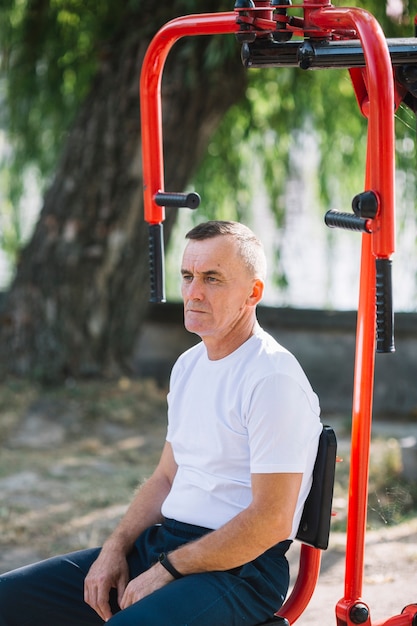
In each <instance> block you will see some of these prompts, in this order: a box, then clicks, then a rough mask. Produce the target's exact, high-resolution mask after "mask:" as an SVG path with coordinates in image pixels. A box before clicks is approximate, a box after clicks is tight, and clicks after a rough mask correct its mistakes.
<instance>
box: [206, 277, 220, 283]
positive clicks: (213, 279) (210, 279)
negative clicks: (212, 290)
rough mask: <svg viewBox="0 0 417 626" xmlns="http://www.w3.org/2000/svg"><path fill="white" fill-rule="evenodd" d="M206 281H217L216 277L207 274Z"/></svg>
mask: <svg viewBox="0 0 417 626" xmlns="http://www.w3.org/2000/svg"><path fill="white" fill-rule="evenodd" d="M206 281H207V282H208V283H217V282H218V279H217V278H216V277H215V276H207V277H206Z"/></svg>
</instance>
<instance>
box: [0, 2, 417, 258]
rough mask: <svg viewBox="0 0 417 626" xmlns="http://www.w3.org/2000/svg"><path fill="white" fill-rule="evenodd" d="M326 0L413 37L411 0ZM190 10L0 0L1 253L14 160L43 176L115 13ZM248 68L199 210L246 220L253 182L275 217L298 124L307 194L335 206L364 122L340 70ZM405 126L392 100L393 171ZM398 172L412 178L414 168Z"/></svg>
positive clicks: (355, 165)
mask: <svg viewBox="0 0 417 626" xmlns="http://www.w3.org/2000/svg"><path fill="white" fill-rule="evenodd" d="M209 4H210V3H207V5H209ZM335 4H336V5H337V6H345V5H347V4H348V5H349V6H360V7H363V8H364V9H366V10H368V11H369V12H370V13H372V14H373V15H375V17H376V18H377V19H378V20H379V21H380V23H381V25H382V26H383V29H384V32H385V34H386V35H387V36H388V37H399V36H412V35H413V18H414V14H416V13H417V0H404V2H403V14H402V15H400V16H396V19H390V18H388V17H387V15H386V3H385V2H383V1H381V0H349V3H347V2H345V1H344V0H337V1H336V2H335ZM232 8H233V2H230V1H229V0H224V2H221V1H219V2H217V3H216V9H215V10H231V9H232ZM202 10H210V7H208V8H206V7H202V6H201V3H199V2H198V1H197V0H173V2H171V3H170V5H169V6H168V7H166V6H165V7H162V6H161V4H157V3H155V2H153V0H118V1H117V2H114V1H113V2H112V1H111V0H101V1H100V2H97V1H96V0H3V1H2V3H1V6H0V104H1V106H0V129H4V131H5V132H6V133H7V141H8V143H9V144H10V145H11V146H12V151H11V152H10V153H8V154H7V155H6V157H5V162H4V164H3V165H4V167H3V172H5V173H4V174H3V175H2V180H1V181H0V184H2V187H3V188H7V194H6V195H7V196H8V198H7V202H6V209H7V211H8V212H9V215H10V218H9V220H8V224H9V226H8V232H5V229H4V226H3V231H4V232H3V245H5V246H6V247H7V248H8V249H9V250H10V251H12V250H16V248H17V247H18V245H19V240H20V238H21V233H20V230H19V229H20V226H19V219H20V218H19V213H18V210H17V208H16V207H18V200H19V198H20V197H21V195H22V190H23V174H24V172H25V169H26V168H27V167H28V166H36V168H37V169H38V171H39V173H40V181H41V182H44V181H46V180H48V177H49V176H50V175H51V173H52V172H53V170H54V167H55V164H56V161H57V156H58V154H59V151H60V149H61V148H62V145H63V142H64V140H65V136H66V133H67V131H68V129H69V127H70V125H71V122H72V120H73V119H74V116H75V115H76V113H77V110H78V108H79V106H80V103H81V102H82V101H83V99H84V98H85V97H86V95H87V94H88V92H89V89H90V86H91V82H92V80H93V77H94V75H95V73H96V70H97V67H98V65H99V63H100V61H101V60H102V59H103V58H104V57H105V56H106V54H107V53H108V49H109V42H110V41H112V38H114V36H115V34H116V33H117V32H118V29H120V27H121V25H122V23H123V21H124V20H125V19H126V18H127V16H129V15H131V16H132V15H134V16H135V18H136V19H138V18H140V19H138V29H139V28H141V29H144V32H145V31H146V33H147V34H148V35H149V36H150V35H151V34H152V33H153V32H155V30H156V28H157V27H158V25H161V24H163V23H164V22H165V21H167V20H168V19H170V18H171V17H174V16H175V15H183V14H186V13H192V12H200V11H202ZM212 10H213V9H212ZM141 32H142V31H141ZM232 51H233V53H234V54H236V43H235V41H234V38H233V37H219V38H213V44H212V45H209V48H208V51H207V54H206V56H205V64H206V66H207V67H209V68H212V67H219V65H220V66H221V64H222V62H224V59H225V58H227V57H229V58H230V54H231V53H232ZM185 53H187V48H186V46H185V47H184V54H185ZM191 56H192V55H191ZM193 71H198V68H193V69H192V70H190V76H189V77H188V79H190V80H191V79H192V76H193ZM248 77H249V86H248V89H247V94H246V99H245V100H244V101H243V102H242V103H240V105H239V106H235V107H233V108H232V109H231V110H230V111H229V112H228V114H227V115H226V117H225V119H224V121H223V123H222V125H221V127H220V128H219V129H218V132H217V134H216V135H215V137H214V138H213V139H212V141H211V143H210V146H209V149H208V153H207V156H206V158H205V160H204V163H203V165H202V166H201V168H200V170H199V171H198V173H197V174H196V176H195V178H194V180H193V185H194V186H195V188H196V189H197V190H198V191H199V192H200V193H201V195H202V196H203V198H204V206H203V208H202V210H203V211H204V212H205V213H206V215H207V217H212V216H217V217H222V216H225V215H227V216H229V217H234V218H235V219H247V218H248V207H249V206H250V205H251V201H252V199H253V196H254V191H255V192H259V191H262V192H263V193H264V195H266V196H267V198H268V206H271V208H272V210H273V212H274V215H275V218H276V221H277V224H278V225H280V224H282V222H283V220H284V218H285V213H286V207H285V201H284V187H285V181H286V180H287V179H288V177H289V176H291V175H292V174H293V173H296V171H297V168H298V167H300V165H302V164H300V163H299V162H298V163H297V162H294V159H292V158H291V146H293V145H294V144H296V143H298V144H300V143H301V144H302V142H303V136H304V135H303V134H304V133H309V134H310V135H313V136H314V141H315V142H316V145H317V153H318V154H319V158H320V162H319V165H318V168H317V174H316V176H317V190H318V191H317V193H318V194H319V196H320V199H321V202H322V204H323V206H325V207H329V206H332V207H333V203H334V202H335V198H336V199H337V203H338V205H340V206H336V207H335V208H341V209H342V210H344V209H345V208H346V203H349V202H350V199H351V197H352V195H353V194H355V193H357V192H358V191H361V190H362V185H363V170H364V159H365V154H364V152H365V133H366V120H364V119H363V118H362V117H361V115H360V113H359V111H358V107H357V105H356V102H355V97H354V93H353V89H352V87H351V83H350V80H349V76H348V74H347V72H346V71H340V70H331V71H324V72H321V71H317V72H304V71H302V70H298V69H291V68H280V69H269V70H250V71H249V72H248ZM185 79H187V77H185ZM414 134H415V120H414V114H412V113H411V112H410V110H408V109H406V108H405V107H403V108H402V109H401V110H400V111H399V112H398V113H397V137H398V141H397V147H398V163H399V166H400V167H403V168H404V170H407V169H408V170H411V171H412V170H413V169H414V167H415V162H414V159H415V143H414ZM0 139H1V137H0ZM309 156H310V155H308V154H306V155H304V157H303V158H305V159H308V158H309ZM409 178H410V180H411V183H412V184H414V183H415V181H414V178H413V177H412V176H410V177H409ZM7 203H8V204H7ZM232 207H233V210H234V215H233V211H232ZM3 213H4V211H3ZM200 217H201V213H200Z"/></svg>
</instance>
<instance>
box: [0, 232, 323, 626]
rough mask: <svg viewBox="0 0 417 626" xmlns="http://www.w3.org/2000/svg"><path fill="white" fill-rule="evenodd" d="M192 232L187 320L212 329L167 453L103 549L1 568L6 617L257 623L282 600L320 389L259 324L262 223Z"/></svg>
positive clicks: (188, 370)
mask: <svg viewBox="0 0 417 626" xmlns="http://www.w3.org/2000/svg"><path fill="white" fill-rule="evenodd" d="M187 239H188V243H187V246H186V249H185V252H184V255H183V261H182V268H181V273H182V296H183V301H184V320H185V327H186V328H187V330H189V331H190V332H192V333H196V334H197V335H199V336H200V337H201V339H202V341H201V343H199V344H197V345H196V346H194V347H193V348H191V349H190V350H188V351H187V352H186V353H184V354H183V355H182V356H181V357H180V358H179V359H178V361H177V363H176V364H175V366H174V368H173V371H172V376H171V384H170V391H169V395H168V407H169V409H168V433H167V438H166V442H165V445H164V448H163V451H162V455H161V459H160V461H159V464H158V466H157V468H156V469H155V471H154V473H153V474H152V476H151V477H150V479H149V480H148V481H147V482H146V483H145V484H144V485H143V486H142V487H141V488H140V490H139V491H138V492H137V494H136V496H135V497H134V499H133V502H132V503H131V505H130V507H129V509H128V510H127V512H126V514H125V516H124V517H123V518H122V520H121V522H120V523H119V525H118V526H117V527H116V529H115V530H114V532H113V533H112V534H111V536H110V537H109V538H108V540H107V541H106V542H105V543H104V545H103V547H102V549H101V550H99V549H97V550H85V551H81V552H77V553H73V554H70V555H65V556H63V557H55V558H53V559H50V560H48V561H46V562H43V563H40V564H36V565H33V566H28V567H25V568H21V569H20V570H16V571H14V572H10V573H9V574H6V575H4V576H2V577H0V626H23V625H24V626H30V625H32V626H34V625H38V626H66V625H68V626H87V625H88V626H90V625H91V626H93V625H98V624H102V623H103V621H108V622H109V624H111V625H112V626H117V625H119V626H121V625H123V626H139V625H143V626H162V624H169V625H170V626H185V625H190V624H193V625H195V626H222V625H223V624H224V625H226V624H227V626H233V625H234V624H236V625H237V624H239V625H240V624H241V623H242V622H244V623H245V624H247V625H248V626H250V625H252V624H257V623H259V622H262V621H264V620H266V619H267V618H269V617H270V616H272V614H273V612H274V611H276V610H277V609H278V608H279V606H280V605H281V604H282V602H283V601H284V598H285V595H286V593H287V589H288V579H289V576H288V563H287V561H286V558H285V552H286V551H287V549H288V547H289V545H290V543H291V540H292V539H293V538H294V535H295V533H296V530H297V527H298V523H299V520H300V515H301V511H302V508H303V503H304V500H305V498H306V496H307V494H308V491H309V488H310V484H311V474H312V468H313V465H314V460H315V457H316V452H317V444H318V437H319V434H320V432H321V424H320V420H319V406H318V401H317V397H316V395H315V394H314V393H313V391H312V389H311V387H310V385H309V383H308V381H307V379H306V377H305V375H304V373H303V371H302V369H301V367H300V366H299V364H298V363H297V361H296V360H295V358H294V357H293V356H292V355H291V354H289V353H288V352H287V351H286V350H285V349H284V348H282V347H281V346H280V345H279V344H278V343H277V342H276V341H275V340H274V339H272V338H271V337H270V336H269V335H268V334H267V333H265V332H264V331H263V330H262V329H261V328H260V327H259V325H258V322H257V319H256V306H257V304H258V303H259V302H260V300H261V298H262V294H263V289H264V279H265V271H266V261H265V255H264V252H263V248H262V246H261V244H260V242H259V240H258V239H257V238H256V237H255V235H254V234H253V233H252V232H251V231H250V230H249V229H248V228H246V227H245V226H243V225H241V224H238V223H235V222H207V223H204V224H201V225H199V226H197V227H195V228H193V229H192V230H191V231H190V232H189V233H188V234H187ZM83 589H84V591H83ZM83 597H84V600H83Z"/></svg>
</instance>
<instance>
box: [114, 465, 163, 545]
mask: <svg viewBox="0 0 417 626" xmlns="http://www.w3.org/2000/svg"><path fill="white" fill-rule="evenodd" d="M169 489H170V485H169V483H168V482H166V483H165V482H164V481H163V480H161V479H160V478H158V477H155V476H152V477H151V478H149V480H148V481H146V482H145V483H144V484H143V485H142V486H141V487H140V488H139V490H138V491H137V493H136V495H135V497H134V499H133V500H132V502H131V504H130V506H129V508H128V509H127V511H126V513H125V514H124V516H123V517H122V519H121V521H120V522H119V524H118V525H117V527H116V528H115V530H114V531H113V532H112V534H111V535H110V536H109V538H108V539H107V540H106V541H105V543H104V545H103V550H106V551H112V550H116V551H118V552H123V553H124V554H128V552H129V551H130V550H131V549H132V547H133V544H134V543H135V541H136V539H137V538H138V536H139V535H140V534H141V533H142V532H143V531H144V530H146V528H149V526H152V525H154V524H158V523H160V522H161V521H162V515H161V505H162V502H163V501H164V499H165V498H166V496H167V494H168V491H169Z"/></svg>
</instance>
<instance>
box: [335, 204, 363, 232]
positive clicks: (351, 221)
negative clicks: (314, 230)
mask: <svg viewBox="0 0 417 626" xmlns="http://www.w3.org/2000/svg"><path fill="white" fill-rule="evenodd" d="M324 221H325V223H326V225H327V226H329V228H344V229H345V230H356V231H359V232H365V233H367V232H369V230H368V228H367V225H366V223H367V221H366V220H364V219H362V218H361V217H357V216H356V215H353V214H352V213H342V212H341V211H334V210H333V209H331V210H330V211H327V213H326V214H325V216H324Z"/></svg>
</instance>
